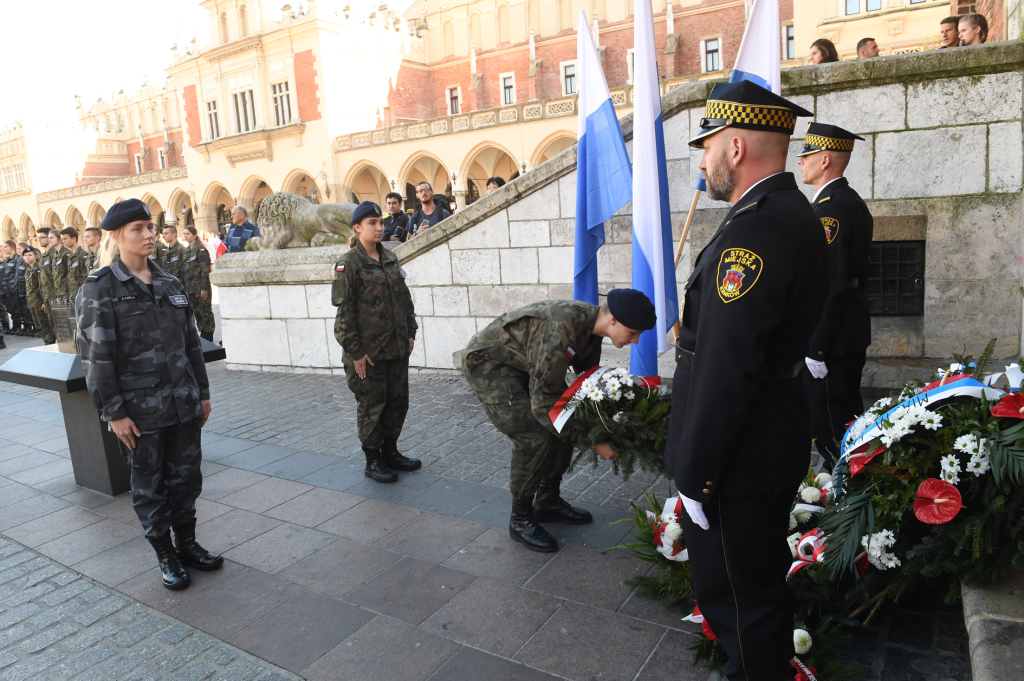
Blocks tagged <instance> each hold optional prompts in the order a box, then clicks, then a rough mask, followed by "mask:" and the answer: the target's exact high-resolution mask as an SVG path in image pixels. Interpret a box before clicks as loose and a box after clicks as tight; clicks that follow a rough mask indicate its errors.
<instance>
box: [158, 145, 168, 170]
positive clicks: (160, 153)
mask: <svg viewBox="0 0 1024 681" xmlns="http://www.w3.org/2000/svg"><path fill="white" fill-rule="evenodd" d="M157 154H158V156H159V158H160V169H161V170H163V169H164V168H166V167H167V156H166V155H165V154H164V150H163V149H159V150H158V151H157Z"/></svg>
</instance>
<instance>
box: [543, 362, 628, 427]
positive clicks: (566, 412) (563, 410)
mask: <svg viewBox="0 0 1024 681" xmlns="http://www.w3.org/2000/svg"><path fill="white" fill-rule="evenodd" d="M612 368H613V367H594V368H593V369H588V370H586V371H585V372H583V373H582V374H580V376H579V378H577V379H576V380H575V381H573V382H572V385H570V386H569V388H568V389H567V390H566V391H565V392H564V393H562V396H561V397H559V398H558V399H557V400H555V406H553V407H551V411H549V412H548V417H549V418H550V419H551V423H553V424H554V426H555V430H556V431H558V432H559V433H561V432H562V428H565V424H566V423H567V422H568V421H569V417H570V416H572V414H573V412H574V411H576V405H577V404H579V401H578V400H576V399H575V397H576V395H577V394H578V393H579V392H580V388H582V387H583V382H584V381H586V380H587V379H588V378H590V377H591V376H593V377H595V378H597V377H598V376H600V375H601V374H603V373H604V372H606V371H608V370H610V369H612Z"/></svg>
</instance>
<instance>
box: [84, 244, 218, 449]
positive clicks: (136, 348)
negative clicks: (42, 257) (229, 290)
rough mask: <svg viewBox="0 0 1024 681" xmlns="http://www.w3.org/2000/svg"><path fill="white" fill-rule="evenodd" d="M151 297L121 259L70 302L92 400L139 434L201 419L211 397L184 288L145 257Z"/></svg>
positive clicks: (90, 279)
mask: <svg viewBox="0 0 1024 681" xmlns="http://www.w3.org/2000/svg"><path fill="white" fill-rule="evenodd" d="M148 262H149V268H150V271H151V272H152V274H153V294H152V295H151V294H150V292H149V287H148V286H146V285H145V284H143V283H141V282H139V281H137V280H136V279H135V277H134V276H132V274H131V272H129V271H128V268H127V267H125V266H124V265H122V264H121V261H120V260H119V259H118V260H114V262H112V263H111V264H110V266H109V267H103V268H100V269H98V270H96V271H95V272H93V273H92V274H90V275H89V276H88V277H87V278H86V280H85V284H84V285H83V286H82V288H81V290H80V291H79V292H78V296H77V298H76V299H75V312H76V314H77V317H78V345H79V350H80V352H81V355H82V367H83V369H84V370H85V382H86V386H87V387H88V390H89V396H90V397H91V398H92V403H93V405H94V406H95V407H96V409H98V410H99V411H100V417H101V418H102V419H103V420H104V421H114V420H117V419H122V418H124V417H126V416H128V417H130V418H131V419H132V421H134V422H135V425H136V427H137V428H138V429H139V430H140V431H143V432H153V431H155V430H159V429H160V428H166V427H168V426H172V425H175V424H177V423H185V422H188V421H191V420H192V419H195V418H198V417H199V416H201V415H202V404H201V403H200V400H208V399H210V382H209V380H208V379H207V377H206V364H205V363H204V361H203V351H202V346H201V345H200V342H199V332H198V331H197V330H196V324H195V320H194V318H193V316H192V308H191V307H190V306H189V304H188V299H187V298H186V297H185V290H184V289H183V288H182V285H181V282H179V281H178V280H177V279H176V278H174V277H173V276H172V275H170V274H168V273H167V272H166V271H165V270H163V269H162V268H161V267H160V266H159V265H157V264H156V263H154V262H153V261H152V260H149V261H148Z"/></svg>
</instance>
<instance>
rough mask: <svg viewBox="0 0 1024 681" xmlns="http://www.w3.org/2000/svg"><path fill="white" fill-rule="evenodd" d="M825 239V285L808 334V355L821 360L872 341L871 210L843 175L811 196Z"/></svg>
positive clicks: (863, 346) (852, 350) (855, 349)
mask: <svg viewBox="0 0 1024 681" xmlns="http://www.w3.org/2000/svg"><path fill="white" fill-rule="evenodd" d="M813 208H814V214H815V215H817V216H818V218H819V219H820V220H821V226H822V227H824V232H825V238H826V239H827V240H828V262H829V271H830V275H829V285H828V299H827V300H826V301H825V310H824V311H823V312H822V313H821V321H820V322H818V328H816V329H815V330H814V334H813V335H812V336H811V353H810V354H809V355H807V356H808V357H810V358H811V359H817V360H821V361H824V360H825V359H827V358H829V357H839V356H841V355H848V354H852V353H855V352H861V351H862V350H864V349H865V348H867V347H868V346H869V345H871V314H870V312H869V310H868V300H867V295H866V290H867V283H868V282H867V279H868V250H869V249H870V247H871V237H872V233H873V231H874V220H873V219H872V217H871V212H870V211H869V210H868V206H867V204H866V203H864V200H863V199H862V198H860V194H858V193H857V192H856V190H855V189H854V188H853V187H851V186H850V183H849V181H848V180H847V179H846V178H845V177H840V178H839V179H838V180H835V181H834V182H830V183H829V184H827V185H825V187H824V189H822V190H821V194H819V195H818V198H817V199H816V200H815V201H814V205H813Z"/></svg>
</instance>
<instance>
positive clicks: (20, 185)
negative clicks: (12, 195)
mask: <svg viewBox="0 0 1024 681" xmlns="http://www.w3.org/2000/svg"><path fill="white" fill-rule="evenodd" d="M14 188H15V189H24V188H25V168H24V167H23V166H22V165H21V164H20V163H15V164H14Z"/></svg>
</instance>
